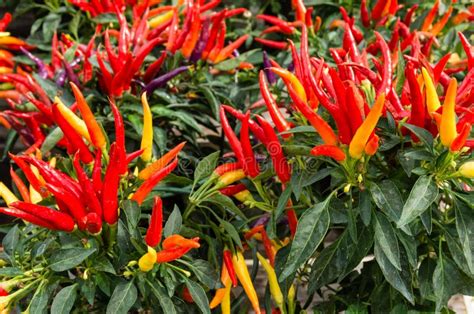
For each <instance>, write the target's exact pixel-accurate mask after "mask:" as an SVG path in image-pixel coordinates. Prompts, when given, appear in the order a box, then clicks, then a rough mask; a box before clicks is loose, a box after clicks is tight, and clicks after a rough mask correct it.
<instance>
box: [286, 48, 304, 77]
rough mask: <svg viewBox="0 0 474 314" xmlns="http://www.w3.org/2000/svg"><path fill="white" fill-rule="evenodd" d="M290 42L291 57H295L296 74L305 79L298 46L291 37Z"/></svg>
mask: <svg viewBox="0 0 474 314" xmlns="http://www.w3.org/2000/svg"><path fill="white" fill-rule="evenodd" d="M288 44H289V45H290V50H291V57H292V59H293V67H294V69H295V75H296V77H297V78H298V79H299V80H300V81H303V79H304V78H303V69H302V65H301V60H300V57H299V56H298V51H297V50H296V46H295V44H294V43H293V41H292V40H291V39H289V40H288Z"/></svg>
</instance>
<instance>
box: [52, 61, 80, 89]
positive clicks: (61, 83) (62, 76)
mask: <svg viewBox="0 0 474 314" xmlns="http://www.w3.org/2000/svg"><path fill="white" fill-rule="evenodd" d="M81 60H82V59H81V57H77V58H76V59H74V60H72V62H71V63H70V66H71V68H73V67H75V66H76V65H78V64H79V62H81ZM66 79H67V73H66V70H65V69H62V70H61V71H59V74H58V77H57V78H56V85H57V86H59V87H63V86H64V84H65V83H66Z"/></svg>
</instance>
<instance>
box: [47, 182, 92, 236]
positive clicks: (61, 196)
mask: <svg viewBox="0 0 474 314" xmlns="http://www.w3.org/2000/svg"><path fill="white" fill-rule="evenodd" d="M46 186H47V188H48V190H49V191H50V192H51V193H52V194H53V195H54V197H55V198H56V199H57V200H59V201H60V202H61V203H63V204H64V205H65V206H66V207H67V209H68V212H69V213H71V215H72V216H73V217H74V220H75V221H76V222H77V223H78V225H79V229H81V230H84V229H85V225H83V224H82V222H83V218H84V217H85V216H86V215H87V212H86V210H85V208H84V206H83V205H82V203H81V200H80V199H78V198H77V197H76V196H74V194H72V193H70V192H68V191H66V190H64V189H62V188H61V187H59V186H55V185H53V184H51V183H46Z"/></svg>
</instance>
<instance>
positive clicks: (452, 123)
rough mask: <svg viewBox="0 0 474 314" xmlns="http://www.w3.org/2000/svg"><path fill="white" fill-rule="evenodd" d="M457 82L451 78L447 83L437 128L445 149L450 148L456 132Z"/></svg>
mask: <svg viewBox="0 0 474 314" xmlns="http://www.w3.org/2000/svg"><path fill="white" fill-rule="evenodd" d="M457 88H458V82H457V81H456V79H455V78H452V79H451V80H450V82H449V86H448V90H447V91H446V97H445V98H444V103H443V112H442V114H441V123H440V126H439V128H440V129H439V137H440V139H441V143H442V144H443V145H444V146H445V147H450V146H451V144H452V143H453V141H454V139H455V138H456V136H457V131H456V112H455V109H456V92H457Z"/></svg>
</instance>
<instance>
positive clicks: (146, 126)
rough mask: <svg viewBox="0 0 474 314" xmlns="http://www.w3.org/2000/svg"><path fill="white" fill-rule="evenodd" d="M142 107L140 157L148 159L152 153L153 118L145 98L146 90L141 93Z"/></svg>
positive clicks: (144, 159) (146, 160)
mask: <svg viewBox="0 0 474 314" xmlns="http://www.w3.org/2000/svg"><path fill="white" fill-rule="evenodd" d="M142 107H143V130H142V132H143V135H142V142H141V145H140V148H141V149H142V150H143V153H142V155H141V158H142V160H143V161H145V162H148V161H150V159H151V157H152V154H153V118H152V116H151V110H150V105H149V104H148V100H147V98H146V92H144V93H143V94H142Z"/></svg>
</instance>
